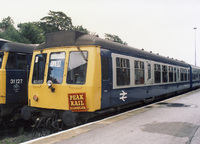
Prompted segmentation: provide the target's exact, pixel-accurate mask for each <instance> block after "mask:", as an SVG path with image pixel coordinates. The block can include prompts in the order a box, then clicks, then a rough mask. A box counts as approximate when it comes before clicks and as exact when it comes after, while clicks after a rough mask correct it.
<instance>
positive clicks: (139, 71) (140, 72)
mask: <svg viewBox="0 0 200 144" xmlns="http://www.w3.org/2000/svg"><path fill="white" fill-rule="evenodd" d="M144 79H145V78H144V62H141V61H135V84H136V85H138V84H144Z"/></svg>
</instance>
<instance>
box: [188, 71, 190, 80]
mask: <svg viewBox="0 0 200 144" xmlns="http://www.w3.org/2000/svg"><path fill="white" fill-rule="evenodd" d="M189 80H190V70H188V81H189Z"/></svg>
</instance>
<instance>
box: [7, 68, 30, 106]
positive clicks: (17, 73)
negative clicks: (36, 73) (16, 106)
mask: <svg viewBox="0 0 200 144" xmlns="http://www.w3.org/2000/svg"><path fill="white" fill-rule="evenodd" d="M16 102H17V103H27V72H26V70H16V69H13V70H11V69H7V71H6V103H7V104H11V103H16Z"/></svg>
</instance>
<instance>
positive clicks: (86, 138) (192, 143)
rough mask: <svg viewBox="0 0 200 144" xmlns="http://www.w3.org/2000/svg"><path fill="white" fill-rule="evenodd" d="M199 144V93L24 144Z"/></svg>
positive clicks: (184, 95)
mask: <svg viewBox="0 0 200 144" xmlns="http://www.w3.org/2000/svg"><path fill="white" fill-rule="evenodd" d="M67 143H69V144H102V143H103V144H111V143H113V144H133V143H134V144H186V143H187V144H200V89H197V90H194V91H191V92H188V93H185V94H182V95H179V96H177V97H173V98H170V99H168V100H164V101H161V102H158V103H154V104H151V105H148V106H145V107H141V108H138V109H134V110H131V111H128V112H125V113H122V114H119V115H116V116H113V117H110V118H106V119H103V120H100V121H97V122H93V123H89V124H85V125H82V126H79V127H75V128H72V129H69V130H66V131H62V132H59V133H56V134H52V135H49V136H46V137H41V138H38V139H35V140H32V141H28V142H25V143H24V144H67Z"/></svg>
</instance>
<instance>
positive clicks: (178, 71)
mask: <svg viewBox="0 0 200 144" xmlns="http://www.w3.org/2000/svg"><path fill="white" fill-rule="evenodd" d="M177 73H178V77H177V78H178V80H180V70H179V68H178V69H177Z"/></svg>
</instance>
